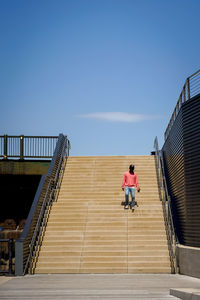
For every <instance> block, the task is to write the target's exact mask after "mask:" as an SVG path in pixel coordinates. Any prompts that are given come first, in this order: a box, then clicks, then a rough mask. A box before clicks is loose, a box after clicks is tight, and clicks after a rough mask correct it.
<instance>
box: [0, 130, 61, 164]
mask: <svg viewBox="0 0 200 300" xmlns="http://www.w3.org/2000/svg"><path fill="white" fill-rule="evenodd" d="M57 141H58V136H24V135H19V136H14V135H7V134H5V135H3V136H0V157H3V159H5V160H6V159H8V158H19V159H20V160H23V159H26V158H28V159H30V158H32V159H42V158H43V159H48V158H52V157H53V153H54V150H55V146H56V143H57Z"/></svg>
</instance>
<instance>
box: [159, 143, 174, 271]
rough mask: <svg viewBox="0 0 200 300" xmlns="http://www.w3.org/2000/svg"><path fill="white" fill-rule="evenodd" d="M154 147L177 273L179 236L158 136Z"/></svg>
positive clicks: (166, 226) (172, 262)
mask: <svg viewBox="0 0 200 300" xmlns="http://www.w3.org/2000/svg"><path fill="white" fill-rule="evenodd" d="M154 148H155V164H156V172H157V179H158V187H159V196H160V200H161V201H162V206H163V213H164V219H165V228H166V232H167V238H168V246H169V254H170V260H171V269H172V273H177V272H178V263H177V244H178V238H177V236H176V232H175V229H174V223H173V217H172V207H171V198H170V196H169V194H168V188H167V182H166V178H165V173H164V164H163V158H162V154H161V151H160V150H159V147H158V139H157V137H156V138H155V140H154Z"/></svg>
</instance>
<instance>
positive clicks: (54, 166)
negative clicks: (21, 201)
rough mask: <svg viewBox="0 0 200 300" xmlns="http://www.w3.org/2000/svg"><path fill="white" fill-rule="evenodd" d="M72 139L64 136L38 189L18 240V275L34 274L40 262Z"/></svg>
mask: <svg viewBox="0 0 200 300" xmlns="http://www.w3.org/2000/svg"><path fill="white" fill-rule="evenodd" d="M69 145H70V144H69V140H68V139H67V137H66V136H64V135H62V134H60V135H59V138H58V141H57V144H56V149H55V151H54V156H53V158H52V161H51V164H50V167H49V170H48V174H47V175H43V176H42V178H41V181H40V184H39V187H38V189H37V192H36V195H35V198H34V201H33V204H32V207H31V210H30V213H29V215H28V218H27V221H26V224H25V227H24V231H23V232H22V235H21V237H20V239H18V240H17V241H16V244H15V249H16V250H15V251H16V271H15V273H16V275H24V274H26V273H27V271H28V270H29V271H30V273H32V272H33V271H34V270H32V269H34V267H35V264H34V263H35V261H36V259H37V252H38V250H39V247H40V244H41V240H42V237H43V232H44V228H45V225H46V222H47V218H48V213H49V210H50V207H51V204H52V202H53V201H55V198H56V191H57V190H58V189H59V184H60V180H59V177H60V174H61V173H63V172H62V170H63V168H64V165H65V162H66V156H68V153H69Z"/></svg>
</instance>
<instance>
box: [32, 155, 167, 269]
mask: <svg viewBox="0 0 200 300" xmlns="http://www.w3.org/2000/svg"><path fill="white" fill-rule="evenodd" d="M130 163H134V164H135V171H136V172H137V174H138V176H139V183H140V186H141V193H136V200H137V202H138V204H139V207H135V211H134V212H132V211H131V210H124V207H123V206H122V202H123V201H124V198H125V197H124V192H123V191H122V190H121V183H122V177H123V173H124V172H125V171H126V170H127V169H128V166H129V164H130ZM113 170H114V172H113ZM77 172H78V180H79V184H78V185H77ZM149 179H151V181H150V180H149ZM78 191H79V193H78ZM80 191H81V192H80ZM170 272H171V268H170V259H169V251H168V243H167V238H166V232H165V225H164V219H163V212H162V204H161V202H160V200H159V194H158V187H157V178H156V171H155V162H154V157H152V156H136V157H135V156H120V157H118V156H116V157H69V158H68V159H67V163H66V169H65V173H64V176H63V180H62V184H61V189H60V191H59V195H58V199H57V201H56V202H54V203H53V206H52V209H51V212H50V216H49V220H48V224H47V228H46V231H45V235H44V238H43V243H42V246H41V250H40V254H39V258H38V263H37V266H36V273H38V274H41V273H86V274H88V273H138V274H139V273H170Z"/></svg>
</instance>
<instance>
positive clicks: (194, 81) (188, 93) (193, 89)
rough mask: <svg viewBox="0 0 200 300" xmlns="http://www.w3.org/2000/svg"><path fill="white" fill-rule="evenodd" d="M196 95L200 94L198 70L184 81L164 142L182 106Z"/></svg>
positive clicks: (199, 74) (199, 73) (199, 72)
mask: <svg viewBox="0 0 200 300" xmlns="http://www.w3.org/2000/svg"><path fill="white" fill-rule="evenodd" d="M198 94H200V70H198V71H197V72H195V73H194V74H192V75H191V76H189V77H188V78H187V79H186V81H185V84H184V86H183V89H182V91H181V94H180V96H179V99H178V102H177V104H176V107H175V109H174V111H173V113H172V116H171V119H170V121H169V124H168V126H167V129H166V131H165V134H164V135H165V140H166V139H167V137H168V135H169V132H170V130H171V128H172V125H173V124H174V121H175V120H176V117H177V115H178V113H179V110H180V108H181V106H182V104H183V103H184V102H186V101H188V100H189V99H191V98H193V97H195V96H196V95H198Z"/></svg>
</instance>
